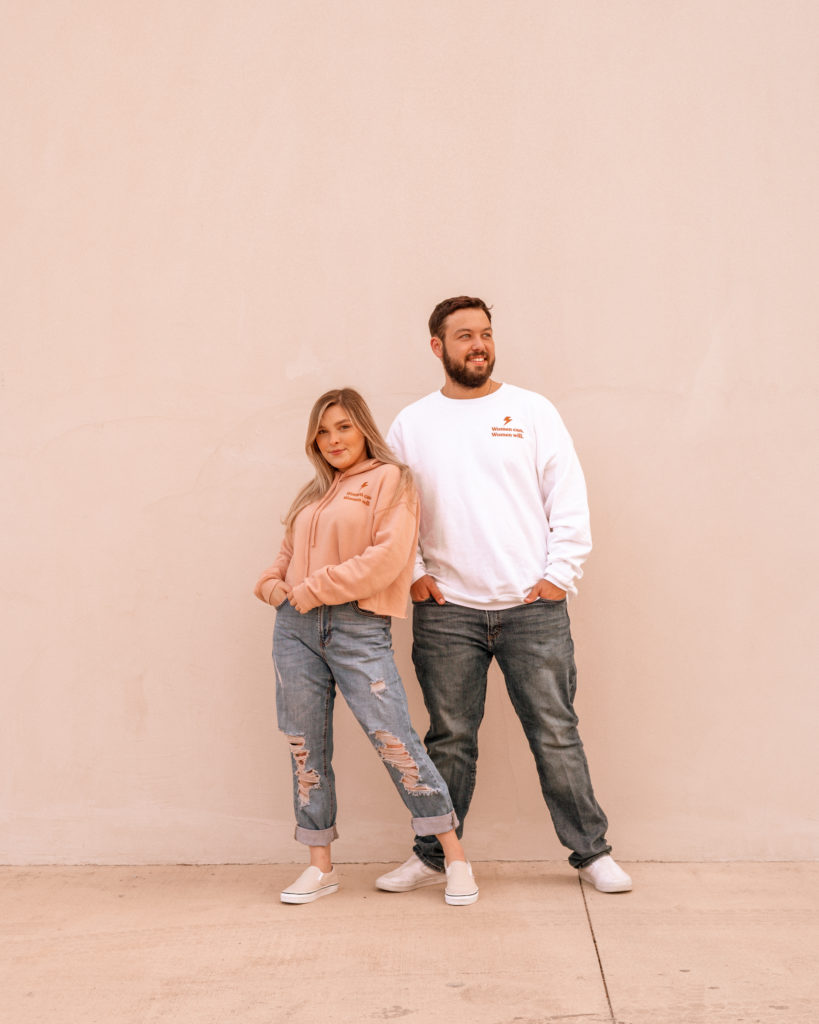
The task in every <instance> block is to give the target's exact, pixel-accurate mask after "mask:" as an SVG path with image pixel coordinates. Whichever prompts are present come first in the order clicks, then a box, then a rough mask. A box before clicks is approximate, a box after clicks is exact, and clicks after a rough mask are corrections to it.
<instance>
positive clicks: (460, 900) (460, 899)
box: [444, 889, 478, 907]
mask: <svg viewBox="0 0 819 1024" xmlns="http://www.w3.org/2000/svg"><path fill="white" fill-rule="evenodd" d="M444 899H445V900H446V902H447V903H448V904H449V905H450V907H468V906H469V904H470V903H477V902H478V890H477V889H476V890H475V891H474V892H470V893H469V894H468V895H466V896H451V895H450V894H449V893H448V892H445V893H444Z"/></svg>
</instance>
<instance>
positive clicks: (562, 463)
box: [540, 410, 592, 594]
mask: <svg viewBox="0 0 819 1024" xmlns="http://www.w3.org/2000/svg"><path fill="white" fill-rule="evenodd" d="M553 415H554V419H555V422H554V423H553V424H550V433H551V434H552V437H553V443H552V444H551V445H549V446H548V447H549V450H548V451H547V453H546V456H545V458H544V460H543V463H542V465H541V467H540V480H541V493H542V495H543V507H544V510H545V512H546V520H547V522H548V526H549V553H548V556H547V559H546V567H545V571H544V573H543V575H544V578H545V579H547V580H549V582H550V583H554V584H555V585H556V586H558V587H560V588H561V590H566V591H568V592H569V593H572V594H575V593H577V588H576V586H575V583H576V582H577V580H579V579H580V578H581V576H582V575H583V569H582V565H583V562H584V561H585V560H586V557H587V556H588V554H589V552H590V551H591V546H592V545H591V528H590V525H589V504H588V498H587V496H586V481H585V478H584V477H583V470H582V469H581V467H580V460H579V459H578V457H577V453H576V452H575V450H574V445H573V444H572V439H571V437H570V436H569V432H568V430H567V429H566V427H565V425H564V423H563V421H562V420H561V419H560V417H559V416H558V414H557V412H556V410H554V411H553Z"/></svg>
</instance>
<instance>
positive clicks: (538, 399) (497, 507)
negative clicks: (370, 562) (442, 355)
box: [387, 384, 591, 609]
mask: <svg viewBox="0 0 819 1024" xmlns="http://www.w3.org/2000/svg"><path fill="white" fill-rule="evenodd" d="M387 441H388V443H389V444H390V446H391V447H392V449H393V451H394V452H395V454H396V455H397V456H398V458H399V459H401V461H402V462H405V463H406V464H407V465H408V466H409V467H410V468H411V469H412V471H413V474H414V476H415V482H416V485H417V487H418V492H419V495H420V498H421V531H420V535H419V541H418V558H417V560H416V566H415V571H414V573H413V582H414V581H415V580H417V579H419V578H420V577H421V576H423V575H424V574H425V573H429V574H430V575H431V576H433V577H434V578H435V580H436V582H437V583H438V586H439V587H440V589H441V593H442V594H443V595H444V597H445V598H446V600H447V601H451V602H452V603H453V604H460V605H465V606H466V607H467V608H496V609H498V608H511V607H513V606H515V605H518V604H522V603H523V599H524V598H525V597H526V595H527V594H528V593H529V591H530V590H531V588H532V587H533V586H534V584H535V583H536V582H537V581H538V580H539V579H541V578H546V579H547V580H549V581H550V582H552V583H554V584H555V585H556V586H558V587H560V588H561V589H562V590H567V591H569V592H571V593H576V588H575V581H576V580H579V579H580V577H581V576H582V575H583V572H582V569H581V566H582V564H583V561H584V559H585V558H586V556H587V555H588V553H589V551H590V550H591V533H590V530H589V510H588V502H587V499H586V483H585V481H584V479H583V471H582V470H581V468H580V463H579V461H578V459H577V455H576V454H575V450H574V446H573V444H572V439H571V438H570V437H569V433H568V431H567V430H566V427H565V425H564V424H563V421H562V420H561V418H560V416H559V415H558V412H557V410H556V409H555V407H554V406H553V405H552V403H551V402H549V401H548V399H546V398H544V397H543V396H542V395H539V394H537V393H535V392H534V391H527V390H525V389H524V388H519V387H515V386H514V385H513V384H502V385H501V386H500V388H499V389H498V390H497V391H495V392H494V393H493V394H491V395H486V396H484V397H483V398H467V399H453V398H445V397H444V396H443V395H442V394H441V393H440V391H436V392H433V394H431V395H427V396H426V398H422V399H420V401H418V402H414V403H413V404H412V405H408V406H407V407H406V409H403V410H402V411H401V412H400V413H399V414H398V416H397V417H396V419H395V422H394V423H393V425H392V426H391V427H390V431H389V434H388V435H387Z"/></svg>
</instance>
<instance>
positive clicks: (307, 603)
mask: <svg viewBox="0 0 819 1024" xmlns="http://www.w3.org/2000/svg"><path fill="white" fill-rule="evenodd" d="M293 597H294V598H295V599H296V603H297V604H300V605H301V606H302V608H304V609H305V610H306V611H308V612H309V611H312V609H313V608H318V606H319V605H320V604H321V601H320V600H318V599H317V598H316V596H315V594H314V593H313V591H312V590H311V589H310V588H309V587H308V586H307V584H306V583H299V585H298V586H296V587H293Z"/></svg>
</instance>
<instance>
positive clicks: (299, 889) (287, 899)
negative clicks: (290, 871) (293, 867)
mask: <svg viewBox="0 0 819 1024" xmlns="http://www.w3.org/2000/svg"><path fill="white" fill-rule="evenodd" d="M337 889H338V875H337V874H336V869H335V868H331V869H330V870H329V871H324V872H322V871H319V869H318V868H316V867H313V865H312V864H311V865H310V867H309V868H308V869H307V870H306V871H303V872H302V873H301V874H300V875H299V877H298V878H297V879H296V881H295V882H294V883H293V884H292V885H289V886H288V887H287V888H286V889H284V890H283V891H282V894H281V901H282V903H312V902H313V900H317V899H318V898H319V897H320V896H329V895H330V894H331V893H334V892H335V891H336V890H337Z"/></svg>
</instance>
